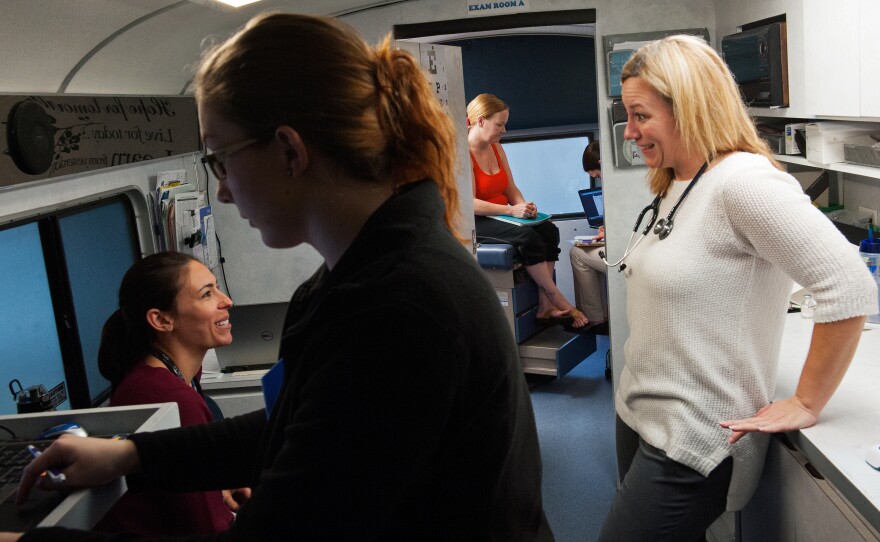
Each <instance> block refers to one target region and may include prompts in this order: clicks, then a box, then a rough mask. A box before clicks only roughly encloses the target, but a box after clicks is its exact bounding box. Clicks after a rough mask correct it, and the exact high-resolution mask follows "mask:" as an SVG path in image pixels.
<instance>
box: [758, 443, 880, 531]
mask: <svg viewBox="0 0 880 542" xmlns="http://www.w3.org/2000/svg"><path fill="white" fill-rule="evenodd" d="M740 517H741V527H742V537H741V540H742V542H758V541H760V542H764V541H766V542H827V541H829V540H834V541H835V542H863V541H869V540H871V541H876V540H877V538H876V537H875V536H874V533H873V532H872V531H871V529H870V528H869V527H868V526H867V525H866V524H865V523H864V522H863V521H862V519H861V518H860V517H859V516H857V515H856V513H855V512H854V511H853V510H852V509H851V508H850V505H849V504H848V503H847V502H846V501H844V500H843V498H842V497H841V496H840V495H839V494H838V493H837V492H836V491H835V490H834V489H833V488H832V487H831V485H830V484H829V482H828V481H827V480H825V479H824V478H823V477H822V475H821V474H820V473H819V472H818V471H816V470H815V469H814V468H813V467H812V466H810V465H809V463H808V461H807V459H806V458H805V457H804V456H803V455H802V454H801V453H800V452H799V451H797V450H789V449H788V448H786V447H785V446H784V445H782V444H781V443H780V441H779V440H777V439H776V438H774V439H772V440H771V441H770V448H769V449H768V451H767V460H766V463H765V465H764V472H763V473H762V475H761V483H760V485H759V486H758V489H757V491H756V492H755V495H754V496H753V497H752V500H751V501H750V502H749V504H748V505H747V506H746V507H745V508H744V509H743V511H742V514H741V516H740Z"/></svg>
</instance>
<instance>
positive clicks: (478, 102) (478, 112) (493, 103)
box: [467, 93, 510, 127]
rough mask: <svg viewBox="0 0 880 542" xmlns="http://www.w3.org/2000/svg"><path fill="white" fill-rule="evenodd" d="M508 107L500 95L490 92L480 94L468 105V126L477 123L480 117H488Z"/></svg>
mask: <svg viewBox="0 0 880 542" xmlns="http://www.w3.org/2000/svg"><path fill="white" fill-rule="evenodd" d="M508 109H510V107H508V105H507V104H506V103H504V100H502V99H501V98H499V97H498V96H495V95H494V94H489V93H483V94H479V95H478V96H477V97H476V98H474V99H473V100H471V102H470V103H469V104H468V105H467V120H468V127H470V126H473V125H475V124H476V123H477V121H478V120H480V117H483V118H484V119H488V118H491V117H492V115H494V114H495V113H500V112H501V111H506V110H508Z"/></svg>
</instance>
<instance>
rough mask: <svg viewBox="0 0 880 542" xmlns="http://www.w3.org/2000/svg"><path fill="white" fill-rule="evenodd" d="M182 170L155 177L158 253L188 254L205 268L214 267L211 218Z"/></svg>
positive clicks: (199, 195) (161, 173)
mask: <svg viewBox="0 0 880 542" xmlns="http://www.w3.org/2000/svg"><path fill="white" fill-rule="evenodd" d="M206 199H207V198H206V197H205V194H204V193H203V192H199V190H198V187H196V186H194V185H192V184H190V183H189V182H187V180H186V170H177V171H163V172H160V173H159V174H158V175H157V177H156V195H155V202H154V203H155V208H154V213H155V217H156V235H157V237H158V242H159V248H160V250H173V251H177V252H186V253H188V254H192V255H193V256H195V257H196V258H198V259H199V260H200V261H201V262H202V263H204V264H205V265H206V266H207V267H208V268H209V269H213V268H214V267H216V266H217V264H218V255H217V245H216V237H215V233H214V220H213V219H214V217H213V215H212V214H211V206H210V205H207V204H206Z"/></svg>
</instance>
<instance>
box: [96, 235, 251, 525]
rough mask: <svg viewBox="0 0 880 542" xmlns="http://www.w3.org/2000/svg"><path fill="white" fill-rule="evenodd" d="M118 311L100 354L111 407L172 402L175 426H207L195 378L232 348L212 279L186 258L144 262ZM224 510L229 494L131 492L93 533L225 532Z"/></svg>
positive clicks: (227, 513) (125, 282)
mask: <svg viewBox="0 0 880 542" xmlns="http://www.w3.org/2000/svg"><path fill="white" fill-rule="evenodd" d="M119 306H120V308H119V310H117V311H116V312H115V313H113V315H111V316H110V318H109V319H108V320H107V323H106V324H104V330H103V333H102V335H101V346H100V349H99V351H98V366H99V368H100V370H101V374H102V375H104V377H105V378H107V379H108V380H110V382H111V384H112V386H113V393H112V395H111V397H110V405H111V406H122V405H138V404H148V403H162V402H170V401H174V402H176V403H177V405H178V407H179V410H180V425H181V426H186V425H196V424H201V423H207V422H211V421H213V419H214V418H213V416H212V414H211V411H210V409H209V408H208V405H207V403H206V402H205V398H204V397H203V395H202V392H201V387H200V386H199V382H198V378H199V376H200V373H201V366H202V359H203V358H204V357H205V353H206V352H207V351H208V349H209V348H214V347H217V346H223V345H227V344H229V343H231V342H232V333H231V326H230V324H229V307H231V306H232V300H231V299H229V297H227V296H226V295H225V294H224V293H223V292H222V291H220V289H218V288H217V281H216V279H215V278H214V275H213V274H212V273H211V271H210V270H209V269H208V268H207V267H205V266H204V265H202V264H201V263H200V262H199V261H198V260H197V259H195V258H193V257H192V256H189V255H186V254H181V253H177V252H160V253H158V254H154V255H152V256H148V257H146V258H144V259H143V260H140V261H139V262H137V263H135V264H134V265H133V266H132V267H131V268H130V269H129V270H128V271H127V272H126V274H125V277H123V279H122V285H121V286H120V288H119ZM181 453H185V451H183V450H181ZM247 491H248V490H246V489H243V490H240V491H238V492H237V493H238V495H237V497H238V498H242V497H241V495H244V496H245V497H246V494H247ZM224 498H225V500H226V502H224ZM230 508H237V503H236V501H235V499H234V498H232V494H231V493H229V494H227V495H226V496H224V494H223V492H221V491H206V492H193V493H172V492H167V491H161V490H155V491H138V489H137V488H136V487H130V488H129V492H128V493H127V494H126V495H124V496H123V497H122V498H121V499H120V500H119V501H118V502H117V503H116V505H115V506H114V507H113V508H112V509H111V510H110V512H108V513H107V515H106V516H105V517H104V518H103V519H102V520H101V522H100V523H99V524H98V525H97V526H96V527H95V530H98V531H111V532H122V531H124V532H129V533H137V534H140V535H145V536H165V535H187V534H212V533H217V532H221V531H225V530H227V529H228V528H229V527H230V525H231V524H232V520H233V517H234V516H233V513H232V511H231V510H230Z"/></svg>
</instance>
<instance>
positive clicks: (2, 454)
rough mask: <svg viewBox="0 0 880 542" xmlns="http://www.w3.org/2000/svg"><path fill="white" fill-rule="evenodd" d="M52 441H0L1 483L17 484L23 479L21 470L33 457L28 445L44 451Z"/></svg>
mask: <svg viewBox="0 0 880 542" xmlns="http://www.w3.org/2000/svg"><path fill="white" fill-rule="evenodd" d="M52 442H53V441H51V440H33V441H17V442H0V485H3V484H17V483H18V481H19V480H21V471H22V470H24V467H25V466H26V465H27V464H28V463H30V461H31V459H33V457H32V456H31V454H30V452H28V450H27V447H28V445H32V446H33V447H34V448H36V449H38V450H40V451H43V450H45V449H46V448H47V447H48V446H49V445H50V444H52Z"/></svg>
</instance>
